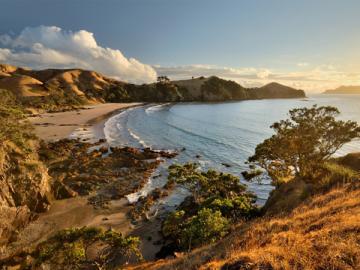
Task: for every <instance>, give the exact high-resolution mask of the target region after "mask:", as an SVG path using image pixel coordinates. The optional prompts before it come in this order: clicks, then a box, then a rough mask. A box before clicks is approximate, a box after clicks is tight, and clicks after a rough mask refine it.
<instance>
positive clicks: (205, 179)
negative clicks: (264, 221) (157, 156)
mask: <svg viewBox="0 0 360 270" xmlns="http://www.w3.org/2000/svg"><path fill="white" fill-rule="evenodd" d="M169 181H170V182H176V183H177V184H181V185H183V186H184V187H186V188H187V189H188V190H189V191H190V192H191V196H190V197H188V198H187V199H186V200H185V201H184V202H183V203H182V204H181V205H180V206H179V207H178V209H177V210H176V211H175V212H173V213H170V214H169V215H168V217H167V218H166V220H165V221H164V222H163V226H162V233H163V235H164V236H165V237H166V238H167V239H170V240H171V241H173V242H174V243H175V244H176V246H177V248H178V249H179V250H190V249H192V248H195V247H198V246H201V245H203V244H206V243H212V242H215V241H216V240H218V239H220V238H222V237H224V236H225V235H226V234H227V232H228V231H229V229H230V225H231V224H234V223H235V222H238V221H240V220H244V219H249V218H252V217H254V216H256V215H257V214H258V209H257V207H256V206H255V204H254V203H255V200H256V196H255V195H253V194H252V193H249V192H248V191H247V190H246V187H245V186H244V185H242V184H241V183H240V181H239V178H237V177H235V176H233V175H231V174H224V173H220V172H216V171H214V170H208V171H206V172H203V171H200V170H198V166H197V164H195V163H187V164H185V165H183V166H181V165H172V166H170V167H169Z"/></svg>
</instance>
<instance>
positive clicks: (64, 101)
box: [0, 64, 305, 111]
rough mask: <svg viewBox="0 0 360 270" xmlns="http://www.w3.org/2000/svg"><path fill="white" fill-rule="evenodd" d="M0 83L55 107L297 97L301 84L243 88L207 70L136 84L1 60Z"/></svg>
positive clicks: (29, 102)
mask: <svg viewBox="0 0 360 270" xmlns="http://www.w3.org/2000/svg"><path fill="white" fill-rule="evenodd" d="M0 88H2V89H7V90H9V91H11V92H12V93H13V94H14V95H15V96H16V97H17V99H18V101H19V102H21V103H22V104H23V105H24V106H26V107H28V108H34V109H37V110H46V111H57V110H64V109H72V108H74V107H79V106H82V105H84V104H94V103H103V102H131V101H143V102H179V101H228V100H244V99H260V98H299V97H300V98H301V97H305V93H304V91H302V90H296V89H293V88H290V87H286V86H283V85H280V84H275V83H272V84H269V85H266V86H264V87H260V88H253V89H247V88H244V87H242V86H241V85H239V84H237V83H236V82H233V81H228V80H223V79H220V78H218V77H215V76H212V77H209V78H204V77H200V78H195V79H191V80H181V81H169V80H165V81H164V80H162V81H159V82H157V83H152V84H143V85H135V84H130V83H126V82H121V81H117V80H114V79H110V78H108V77H106V76H103V75H101V74H99V73H97V72H94V71H87V70H81V69H63V70H62V69H46V70H39V71H37V70H29V69H24V68H18V67H14V66H10V65H4V64H0Z"/></svg>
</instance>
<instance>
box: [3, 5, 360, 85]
mask: <svg viewBox="0 0 360 270" xmlns="http://www.w3.org/2000/svg"><path fill="white" fill-rule="evenodd" d="M0 6H1V9H0V62H6V63H11V64H16V65H24V66H28V67H33V68H47V67H57V68H62V67H81V68H86V69H94V70H96V71H99V72H102V73H104V74H107V75H109V76H112V77H115V78H118V79H122V80H126V81H131V82H136V83H142V82H151V81H154V80H155V79H156V76H157V75H167V76H169V77H170V78H172V79H182V78H190V77H192V76H202V75H204V76H210V75H218V76H220V77H223V78H228V79H232V80H235V81H237V82H239V83H241V84H243V85H245V86H256V85H262V84H264V83H268V82H271V81H277V82H280V83H283V84H287V85H290V86H294V87H297V88H303V89H305V90H308V91H320V90H322V89H327V88H332V87H336V86H339V85H343V84H345V85H355V84H357V85H360V30H359V29H360V16H359V11H360V1H359V0H343V1H338V0H317V1H314V0H302V1H286V0H248V1H246V0H243V1H239V0H224V1H215V0H196V1H195V0H171V1H169V0H106V1H104V0H51V1H49V0H33V1H30V0H0Z"/></svg>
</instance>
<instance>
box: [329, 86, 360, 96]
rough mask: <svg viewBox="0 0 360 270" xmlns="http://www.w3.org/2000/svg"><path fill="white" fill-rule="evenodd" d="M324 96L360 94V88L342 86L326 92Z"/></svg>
mask: <svg viewBox="0 0 360 270" xmlns="http://www.w3.org/2000/svg"><path fill="white" fill-rule="evenodd" d="M324 94H350V95H351V94H360V86H351V85H349V86H340V87H338V88H336V89H332V90H326V91H325V92H324Z"/></svg>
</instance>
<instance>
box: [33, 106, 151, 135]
mask: <svg viewBox="0 0 360 270" xmlns="http://www.w3.org/2000/svg"><path fill="white" fill-rule="evenodd" d="M142 105H144V103H135V102H134V103H104V104H98V105H90V106H86V107H85V108H84V109H80V110H72V111H66V112H56V113H43V114H39V115H37V116H34V117H28V120H29V122H30V123H31V124H32V125H33V126H34V133H35V134H36V135H37V136H38V137H39V138H40V139H42V140H44V141H46V142H51V141H58V140H61V139H66V138H69V137H71V136H72V134H74V133H75V134H76V132H78V134H79V135H81V132H82V133H85V134H87V135H90V137H91V139H92V140H99V139H103V138H104V131H103V130H101V129H103V125H104V124H105V122H106V121H107V120H108V119H109V118H110V117H111V116H113V115H115V114H117V113H119V112H120V111H122V110H126V109H129V108H132V107H137V106H142ZM74 137H79V136H77V135H74ZM87 137H89V136H87ZM89 139H90V138H89Z"/></svg>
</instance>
